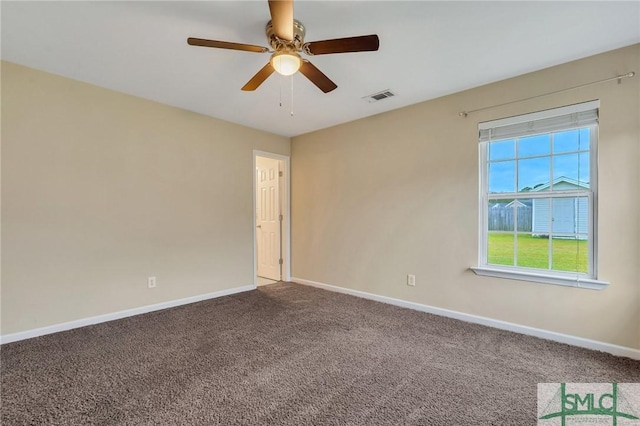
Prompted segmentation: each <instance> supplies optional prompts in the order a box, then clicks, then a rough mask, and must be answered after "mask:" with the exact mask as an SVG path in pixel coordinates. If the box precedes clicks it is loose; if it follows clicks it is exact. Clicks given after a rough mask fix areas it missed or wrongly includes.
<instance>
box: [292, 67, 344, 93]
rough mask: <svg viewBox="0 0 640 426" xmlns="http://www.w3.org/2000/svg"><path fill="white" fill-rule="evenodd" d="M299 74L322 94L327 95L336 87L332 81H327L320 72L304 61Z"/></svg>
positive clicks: (327, 78)
mask: <svg viewBox="0 0 640 426" xmlns="http://www.w3.org/2000/svg"><path fill="white" fill-rule="evenodd" d="M300 72H301V73H302V74H304V76H305V77H307V78H308V79H309V80H311V82H312V83H313V84H315V85H316V86H318V89H320V90H322V91H323V92H324V93H329V92H330V91H332V90H333V89H335V88H336V87H338V86H337V85H336V84H335V83H334V82H333V81H331V80H329V77H327V76H326V75H324V74H323V73H322V71H320V70H319V69H318V68H316V67H315V65H313V64H312V63H311V62H309V61H307V60H306V59H304V60H303V61H302V65H301V66H300Z"/></svg>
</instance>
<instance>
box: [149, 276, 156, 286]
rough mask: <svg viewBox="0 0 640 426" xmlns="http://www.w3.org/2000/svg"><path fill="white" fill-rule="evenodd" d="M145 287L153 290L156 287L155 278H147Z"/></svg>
mask: <svg viewBox="0 0 640 426" xmlns="http://www.w3.org/2000/svg"><path fill="white" fill-rule="evenodd" d="M147 287H149V288H155V287H156V277H149V278H148V279H147Z"/></svg>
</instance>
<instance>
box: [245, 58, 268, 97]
mask: <svg viewBox="0 0 640 426" xmlns="http://www.w3.org/2000/svg"><path fill="white" fill-rule="evenodd" d="M274 71H275V70H274V69H273V67H272V66H271V62H268V63H267V65H265V66H264V67H262V69H261V70H260V71H258V72H257V73H256V75H254V76H253V77H251V80H249V81H247V84H245V85H244V86H242V90H244V91H253V90H256V89H257V88H258V87H259V86H260V85H261V84H262V83H263V82H264V81H265V80H266V79H267V78H268V77H269V76H270V75H271V74H273V72H274Z"/></svg>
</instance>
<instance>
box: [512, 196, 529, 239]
mask: <svg viewBox="0 0 640 426" xmlns="http://www.w3.org/2000/svg"><path fill="white" fill-rule="evenodd" d="M514 205H515V210H516V216H517V217H516V219H517V223H518V232H531V230H532V227H533V200H524V199H520V200H516V201H514Z"/></svg>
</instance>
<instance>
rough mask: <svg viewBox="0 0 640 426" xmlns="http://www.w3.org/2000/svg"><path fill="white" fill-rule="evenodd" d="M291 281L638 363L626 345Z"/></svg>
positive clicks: (636, 354) (636, 352) (639, 355)
mask: <svg viewBox="0 0 640 426" xmlns="http://www.w3.org/2000/svg"><path fill="white" fill-rule="evenodd" d="M291 281H293V282H295V283H298V284H303V285H308V286H311V287H318V288H321V289H324V290H329V291H335V292H338V293H344V294H349V295H351V296H357V297H362V298H364V299H370V300H375V301H377V302H382V303H388V304H390V305H395V306H400V307H403V308H409V309H414V310H417V311H422V312H427V313H430V314H434V315H440V316H443V317H448V318H455V319H458V320H461V321H466V322H471V323H475V324H481V325H486V326H488V327H493V328H499V329H501V330H507V331H513V332H515V333H520V334H526V335H528V336H535V337H539V338H541V339H547V340H553V341H554V342H560V343H566V344H568V345H572V346H578V347H581V348H587V349H592V350H596V351H601V352H607V353H610V354H612V355H616V356H625V357H628V358H632V359H636V360H640V350H638V349H633V348H628V347H625V346H618V345H612V344H611V343H605V342H599V341H597V340H590V339H585V338H582V337H576V336H571V335H568V334H562V333H556V332H555V331H549V330H542V329H540V328H534V327H528V326H526V325H520V324H515V323H512V322H506V321H500V320H496V319H492V318H487V317H481V316H477V315H472V314H465V313H463V312H458V311H451V310H449V309H442V308H436V307H435V306H429V305H422V304H420V303H414V302H407V301H406V300H401V299H394V298H391V297H386V296H380V295H377V294H373V293H367V292H364V291H359V290H352V289H349V288H344V287H337V286H334V285H329V284H324V283H319V282H316V281H310V280H305V279H303V278H295V277H292V278H291Z"/></svg>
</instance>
